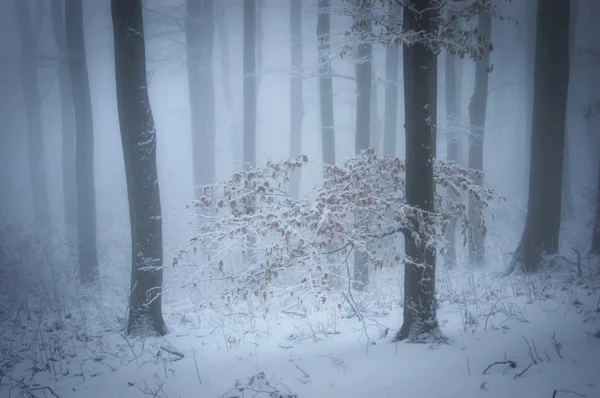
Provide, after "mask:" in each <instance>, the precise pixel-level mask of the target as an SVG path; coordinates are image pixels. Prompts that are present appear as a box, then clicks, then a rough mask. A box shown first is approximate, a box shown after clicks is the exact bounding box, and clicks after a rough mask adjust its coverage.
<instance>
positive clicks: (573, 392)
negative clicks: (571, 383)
mask: <svg viewBox="0 0 600 398" xmlns="http://www.w3.org/2000/svg"><path fill="white" fill-rule="evenodd" d="M559 392H566V393H568V394H575V395H578V396H580V397H585V395H583V394H580V393H578V392H577V391H571V390H554V392H553V393H552V398H556V394H557V393H559Z"/></svg>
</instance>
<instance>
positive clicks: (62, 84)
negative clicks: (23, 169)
mask: <svg viewBox="0 0 600 398" xmlns="http://www.w3.org/2000/svg"><path fill="white" fill-rule="evenodd" d="M63 10H64V1H63V0H53V1H52V2H51V3H50V11H51V16H52V30H53V33H54V41H55V42H56V47H57V49H58V88H59V92H60V111H61V112H60V114H61V123H62V179H63V203H64V208H65V210H64V212H65V233H66V235H67V241H71V235H74V232H75V230H76V228H77V207H76V206H77V188H76V186H75V119H74V115H73V98H72V96H71V77H70V76H69V60H68V54H67V42H66V34H65V25H64V17H63Z"/></svg>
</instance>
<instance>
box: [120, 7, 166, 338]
mask: <svg viewBox="0 0 600 398" xmlns="http://www.w3.org/2000/svg"><path fill="white" fill-rule="evenodd" d="M111 11H112V20H113V35H114V46H115V77H116V86H117V106H118V113H119V124H120V127H121V142H122V145H123V155H124V158H125V176H126V180H127V193H128V198H129V219H130V222H131V293H130V299H129V321H128V324H127V332H128V333H129V334H136V335H153V334H158V335H165V334H166V333H167V327H166V325H165V322H164V319H163V315H162V284H163V247H162V216H161V206H160V189H159V183H158V175H157V169H156V144H157V143H156V129H155V125H154V119H153V117H152V109H151V107H150V100H149V98H148V82H147V78H146V60H145V57H146V48H145V43H144V26H143V18H142V0H128V1H120V0H112V1H111Z"/></svg>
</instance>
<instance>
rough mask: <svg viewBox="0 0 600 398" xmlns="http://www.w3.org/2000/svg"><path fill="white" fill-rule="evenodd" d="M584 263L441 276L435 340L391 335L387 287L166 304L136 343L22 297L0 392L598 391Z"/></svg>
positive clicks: (303, 397)
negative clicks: (259, 304) (341, 294)
mask: <svg viewBox="0 0 600 398" xmlns="http://www.w3.org/2000/svg"><path fill="white" fill-rule="evenodd" d="M596 272H597V271H596ZM589 273H594V271H592V268H589V269H587V268H586V269H583V274H584V275H583V276H581V277H578V276H576V273H575V271H574V270H571V271H567V270H565V269H564V268H563V269H558V270H554V271H553V272H547V273H543V274H540V275H536V276H524V275H513V276H511V277H500V276H496V275H492V274H491V273H489V272H488V273H483V272H467V271H464V270H462V271H452V272H446V271H444V272H440V275H439V281H438V298H439V302H440V305H439V310H438V317H439V322H440V325H441V329H442V331H443V333H444V335H445V336H446V337H447V338H448V342H447V343H440V342H426V343H422V344H409V343H404V342H401V343H392V342H391V338H392V336H393V334H394V330H395V329H397V328H398V327H399V326H400V324H401V319H402V313H401V311H402V310H401V308H400V306H399V305H398V303H399V300H398V299H397V297H400V294H401V292H399V291H398V292H397V293H396V297H393V296H392V295H388V296H386V297H376V298H375V299H373V295H371V296H364V297H362V298H361V297H357V302H359V301H361V300H362V302H363V304H364V305H361V307H362V308H363V312H362V315H364V319H363V320H362V321H361V319H359V318H358V317H357V316H356V315H355V314H353V313H352V311H350V310H349V309H346V308H345V307H342V308H341V309H338V307H337V305H331V308H329V309H327V308H325V309H323V310H322V311H318V312H313V313H311V314H309V315H308V316H305V315H304V314H299V313H294V312H285V313H284V312H280V311H274V310H271V311H269V312H267V311H265V310H264V309H260V308H257V309H255V310H253V311H252V312H246V313H241V312H240V313H228V314H227V313H222V312H220V313H219V312H216V311H212V310H210V308H206V309H204V310H202V311H198V310H194V309H193V308H194V307H193V306H192V305H191V302H190V303H188V302H185V301H184V300H183V299H178V300H177V301H174V300H171V301H169V300H166V303H165V308H164V312H165V319H166V321H167V322H168V323H169V326H170V328H171V333H170V334H169V335H167V336H166V337H164V338H148V339H135V338H130V337H127V336H125V334H124V333H123V332H122V331H121V330H122V329H121V328H122V325H123V322H124V319H123V318H122V317H118V316H117V315H114V314H112V313H110V312H106V311H104V310H102V309H101V307H100V306H96V307H94V305H93V303H88V304H82V301H79V303H80V304H79V305H74V306H73V307H71V308H70V309H69V310H68V311H67V313H65V314H63V318H64V319H63V321H62V322H60V324H59V323H57V322H48V321H47V320H43V319H44V316H42V313H43V312H44V311H43V310H33V308H36V307H35V305H36V304H35V301H36V299H35V298H32V299H31V303H30V304H29V305H23V306H21V308H19V309H15V311H13V312H12V313H11V314H10V316H11V317H12V318H9V317H8V315H9V314H8V313H6V314H4V316H3V318H2V319H3V325H2V331H3V336H2V342H1V348H2V350H3V351H2V356H1V357H0V366H2V371H1V372H0V376H1V378H2V380H1V386H0V397H18V396H23V397H28V396H34V397H51V396H53V395H52V394H55V396H59V397H61V398H69V397H85V398H108V397H170V398H172V397H200V398H205V397H236V396H237V397H259V398H260V397H269V398H271V397H280V396H282V397H286V396H287V395H285V394H290V395H291V394H296V396H297V397H300V398H318V397H340V398H354V397H356V398H364V397H477V396H482V397H503V398H505V397H515V398H516V397H528V398H530V397H531V398H533V397H544V398H551V397H583V396H585V397H600V338H599V337H600V336H598V335H596V333H598V331H600V284H599V285H598V286H596V282H597V278H595V277H593V276H589ZM586 275H587V276H586ZM596 276H597V275H596ZM393 283H395V282H392V284H393ZM396 286H397V284H396ZM180 296H181V297H184V296H185V295H183V294H180ZM82 300H83V301H85V300H84V299H82ZM42 303H43V301H41V302H39V301H38V302H37V305H40V304H42ZM88 307H89V308H88ZM196 308H197V307H196ZM17 312H18V313H17ZM27 314H29V315H28V316H27ZM121 314H122V313H121ZM24 315H25V316H24ZM82 315H83V316H82ZM17 319H18V320H17ZM11 358H12V359H14V361H12V360H11ZM490 365H491V367H490ZM47 387H49V388H47ZM27 393H30V394H32V395H27ZM19 394H21V395H19ZM291 396H294V395H291Z"/></svg>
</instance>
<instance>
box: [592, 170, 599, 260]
mask: <svg viewBox="0 0 600 398" xmlns="http://www.w3.org/2000/svg"><path fill="white" fill-rule="evenodd" d="M598 165H599V166H600V162H599V163H598ZM596 186H597V190H596V217H595V218H594V229H593V231H592V248H591V250H590V253H591V254H596V255H597V254H600V167H599V168H598V182H597V183H596Z"/></svg>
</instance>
